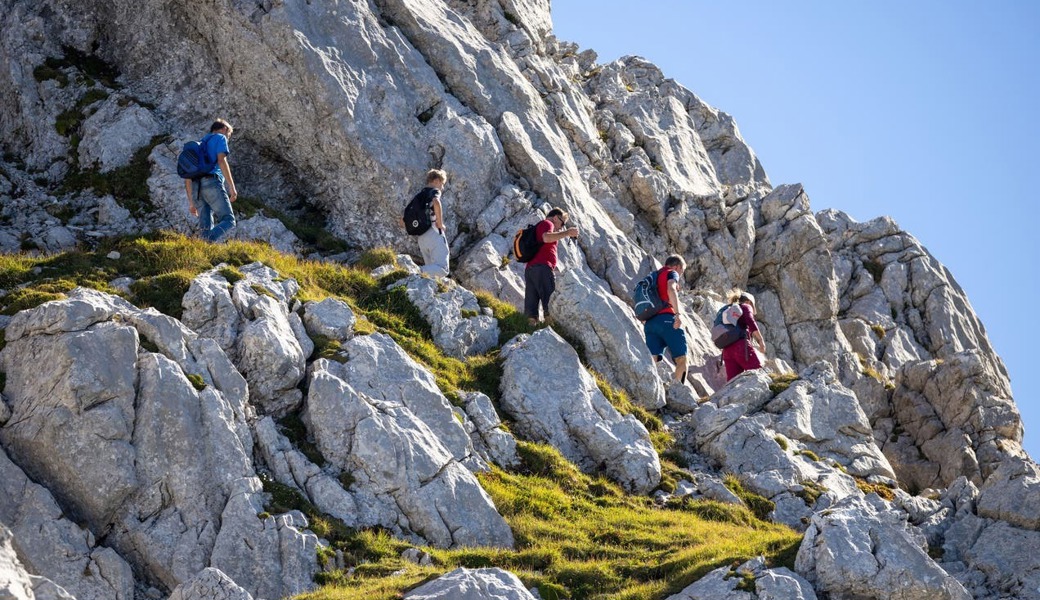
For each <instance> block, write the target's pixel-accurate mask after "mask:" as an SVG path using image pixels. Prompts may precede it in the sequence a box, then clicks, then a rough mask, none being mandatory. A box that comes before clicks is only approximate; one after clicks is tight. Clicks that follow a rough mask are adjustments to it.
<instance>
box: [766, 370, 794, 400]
mask: <svg viewBox="0 0 1040 600" xmlns="http://www.w3.org/2000/svg"><path fill="white" fill-rule="evenodd" d="M769 378H770V379H772V380H773V382H772V383H770V384H769V391H770V392H772V393H773V395H774V396H775V395H777V394H779V393H780V392H782V391H784V390H786V389H787V388H789V387H791V384H792V383H794V382H795V381H797V380H798V375H796V374H794V373H770V374H769Z"/></svg>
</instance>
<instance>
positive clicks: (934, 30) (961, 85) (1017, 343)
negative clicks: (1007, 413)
mask: <svg viewBox="0 0 1040 600" xmlns="http://www.w3.org/2000/svg"><path fill="white" fill-rule="evenodd" d="M552 13H553V24H554V27H555V33H556V36H557V37H558V38H559V39H561V40H565V41H571V42H577V43H578V44H579V45H580V46H581V48H582V49H592V50H595V51H596V53H597V54H598V55H599V62H600V63H606V62H610V61H613V60H615V59H617V58H619V57H621V56H624V55H630V54H631V55H638V56H643V57H645V58H647V59H649V60H650V61H651V62H653V63H655V64H656V65H657V66H659V67H660V68H661V70H662V71H663V72H664V74H665V76H666V77H671V78H673V79H675V80H676V81H678V82H679V83H681V84H682V85H683V86H685V87H686V88H688V89H690V90H691V91H693V92H694V93H695V94H697V95H698V96H699V97H700V98H701V99H703V100H704V101H705V102H707V103H708V104H711V105H712V106H715V107H717V108H719V109H721V110H723V111H725V112H727V113H729V114H731V115H733V117H734V118H735V119H736V121H737V124H738V126H739V127H740V131H741V134H742V135H743V137H744V139H745V140H746V141H747V142H748V143H749V144H750V145H751V147H752V148H753V149H754V150H755V152H756V154H757V155H758V157H759V159H760V160H761V161H762V164H763V166H764V167H765V169H766V173H768V174H769V178H770V181H771V182H772V183H773V185H774V186H775V185H779V184H782V183H795V182H799V183H802V184H804V186H805V189H806V191H807V192H808V194H809V198H810V199H811V201H812V206H813V209H814V210H816V211H819V210H822V209H825V208H836V209H838V210H842V211H844V212H846V213H848V214H849V215H851V216H852V217H853V218H854V219H856V220H857V221H868V220H870V219H872V218H874V217H878V216H881V215H888V216H891V217H892V218H894V219H895V220H896V222H897V223H899V225H900V226H901V227H902V228H903V229H904V230H906V231H908V232H909V233H911V234H912V235H914V237H916V238H917V239H918V240H920V241H921V243H922V244H924V246H925V247H926V248H928V250H929V251H930V252H931V253H932V255H934V256H935V257H936V258H937V259H939V261H941V262H942V263H943V264H945V265H946V267H947V268H948V269H950V271H951V272H952V273H953V274H954V277H955V278H956V279H957V281H958V282H959V283H960V285H961V287H963V288H964V290H965V292H966V293H967V294H968V299H969V300H970V301H971V303H972V306H973V307H974V308H975V311H976V313H977V314H978V315H979V317H980V318H981V319H982V322H983V324H984V325H985V327H986V330H987V333H988V334H989V338H990V341H991V342H992V343H993V345H994V347H995V348H996V350H997V353H998V354H1000V356H1001V358H1003V359H1004V362H1005V364H1006V365H1007V367H1008V370H1009V372H1010V374H1011V386H1012V390H1013V392H1014V397H1015V402H1016V404H1017V405H1018V409H1019V411H1020V412H1021V413H1022V418H1023V421H1024V422H1025V429H1026V435H1025V447H1026V450H1027V452H1029V454H1030V456H1032V457H1033V458H1034V460H1036V459H1040V384H1038V380H1040V374H1038V372H1040V369H1038V368H1037V367H1036V366H1031V365H1030V363H1029V361H1030V360H1031V359H1030V352H1031V351H1030V350H1028V349H1027V347H1028V345H1030V344H1031V342H1033V341H1035V340H1037V339H1038V337H1040V336H1038V333H1040V327H1038V325H1037V313H1038V311H1037V310H1036V308H1035V304H1036V303H1037V302H1040V286H1038V284H1037V275H1038V272H1040V269H1038V267H1037V260H1038V259H1040V251H1038V250H1040V244H1038V242H1037V238H1038V237H1040V236H1038V234H1037V233H1036V231H1035V230H1034V229H1035V228H1034V227H1033V224H1032V222H1033V221H1034V220H1037V214H1036V212H1035V211H1033V210H1032V208H1031V207H1033V206H1036V205H1037V199H1036V195H1037V191H1036V189H1035V187H1034V184H1035V183H1036V182H1037V180H1038V175H1040V165H1037V164H1036V163H1037V161H1040V153H1038V152H1037V150H1038V140H1040V116H1038V112H1040V2H1033V1H1031V0H1018V1H1011V0H993V1H991V2H968V1H965V0H943V1H939V0H914V1H913V2H895V1H892V0H875V1H871V2H832V1H823V0H815V1H810V0H796V1H792V2H776V1H775V0H774V1H767V0H743V1H741V2H728V1H718V0H714V1H711V2H708V1H702V0H685V1H679V0H671V1H666V0H640V1H639V2H634V1H631V0H597V1H596V2H586V1H581V0H553V1H552ZM1034 353H1035V352H1034Z"/></svg>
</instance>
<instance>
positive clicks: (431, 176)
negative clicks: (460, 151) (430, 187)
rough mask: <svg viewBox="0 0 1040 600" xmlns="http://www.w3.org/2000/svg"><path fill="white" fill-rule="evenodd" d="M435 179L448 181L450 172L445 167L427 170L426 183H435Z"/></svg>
mask: <svg viewBox="0 0 1040 600" xmlns="http://www.w3.org/2000/svg"><path fill="white" fill-rule="evenodd" d="M434 181H443V182H444V183H448V174H447V173H445V172H444V170H443V169H430V170H429V171H427V172H426V183H433V182H434Z"/></svg>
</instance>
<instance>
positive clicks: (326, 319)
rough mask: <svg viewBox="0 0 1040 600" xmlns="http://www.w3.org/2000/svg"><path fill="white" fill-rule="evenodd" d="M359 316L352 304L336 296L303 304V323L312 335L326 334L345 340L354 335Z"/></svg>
mask: <svg viewBox="0 0 1040 600" xmlns="http://www.w3.org/2000/svg"><path fill="white" fill-rule="evenodd" d="M356 321H357V318H356V317H355V316H354V311H353V310H351V309H350V306H349V305H348V304H347V303H346V302H343V301H342V300H337V299H336V298H326V299H324V300H322V301H321V302H306V303H304V305H303V324H304V326H306V328H307V333H308V334H310V335H311V336H319V335H321V336H325V337H327V338H329V339H330V340H339V341H341V342H345V341H347V340H349V339H350V338H351V336H353V335H354V323H355V322H356Z"/></svg>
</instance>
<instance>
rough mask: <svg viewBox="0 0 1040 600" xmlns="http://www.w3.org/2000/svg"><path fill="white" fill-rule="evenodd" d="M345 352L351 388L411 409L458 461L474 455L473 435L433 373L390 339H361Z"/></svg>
mask: <svg viewBox="0 0 1040 600" xmlns="http://www.w3.org/2000/svg"><path fill="white" fill-rule="evenodd" d="M343 351H344V352H346V354H347V356H348V360H347V362H346V363H345V364H344V365H343V367H342V369H341V371H340V377H342V378H343V380H344V381H345V382H347V383H348V384H349V385H350V386H351V387H353V388H354V389H355V390H357V391H358V392H359V393H361V394H365V395H367V396H369V397H371V398H375V399H379V400H384V401H387V402H391V403H395V404H402V405H404V406H406V407H408V410H409V411H411V413H412V414H414V415H415V416H416V417H417V418H419V419H420V420H422V422H423V423H425V424H426V426H427V427H429V428H430V429H431V430H432V431H433V432H434V433H435V434H436V436H437V439H438V440H439V441H440V443H441V444H443V445H444V447H445V448H447V450H448V451H449V452H450V453H451V455H452V456H453V457H454V458H455V459H456V460H460V461H464V460H466V459H468V458H470V457H471V456H472V454H473V444H472V442H471V441H470V439H469V435H468V434H467V433H466V430H465V428H463V426H462V424H461V423H459V420H458V419H457V418H456V417H455V413H454V411H453V410H452V408H451V405H450V404H449V403H448V399H447V398H445V397H444V394H442V393H441V391H440V389H439V388H438V387H437V383H436V381H435V380H434V377H433V374H432V373H430V372H429V371H428V370H427V369H426V368H425V367H422V366H421V365H419V364H418V363H417V362H415V361H414V360H412V358H411V357H410V356H408V354H407V353H406V352H405V351H404V350H403V349H402V348H401V347H400V346H399V345H397V343H396V342H395V341H394V340H393V339H392V338H390V336H388V335H386V334H382V333H375V334H372V335H366V336H357V337H354V338H353V339H351V340H350V341H349V342H347V343H346V344H344V345H343Z"/></svg>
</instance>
